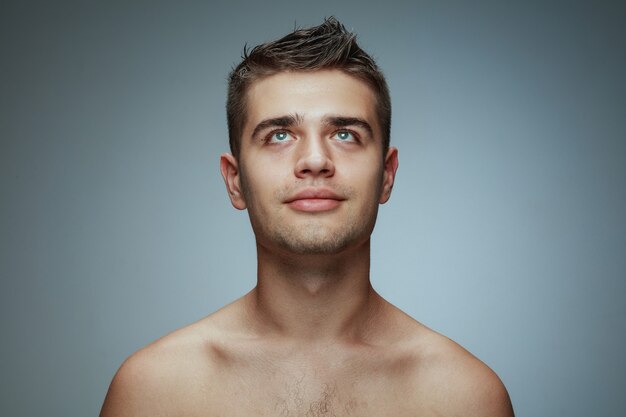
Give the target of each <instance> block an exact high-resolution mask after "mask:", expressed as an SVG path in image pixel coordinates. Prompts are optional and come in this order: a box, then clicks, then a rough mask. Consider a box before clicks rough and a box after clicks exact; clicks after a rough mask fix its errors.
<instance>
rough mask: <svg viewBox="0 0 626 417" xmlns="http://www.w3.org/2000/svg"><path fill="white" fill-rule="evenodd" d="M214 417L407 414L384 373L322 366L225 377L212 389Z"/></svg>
mask: <svg viewBox="0 0 626 417" xmlns="http://www.w3.org/2000/svg"><path fill="white" fill-rule="evenodd" d="M212 391H213V393H215V394H217V395H212V397H213V401H212V405H211V408H212V409H213V410H218V409H219V413H217V414H216V415H228V416H242V417H243V416H246V417H252V416H263V417H275V416H280V417H317V416H328V417H330V416H333V417H348V416H359V417H368V416H377V417H382V416H395V417H402V416H410V415H414V414H412V413H410V412H409V410H408V406H407V404H408V403H407V402H406V396H407V395H408V393H407V392H405V390H404V389H403V388H402V386H401V385H400V384H398V381H394V380H393V379H392V378H389V376H388V375H386V374H385V373H364V372H354V371H349V372H327V371H325V370H320V369H317V370H316V369H306V370H300V371H276V372H273V373H269V374H263V375H261V374H259V375H254V374H253V373H250V372H249V373H247V374H246V375H236V374H231V375H224V376H223V378H222V379H221V381H220V384H219V386H214V387H213V389H212Z"/></svg>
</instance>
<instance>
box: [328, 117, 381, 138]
mask: <svg viewBox="0 0 626 417" xmlns="http://www.w3.org/2000/svg"><path fill="white" fill-rule="evenodd" d="M324 124H326V125H328V126H333V127H348V126H356V127H360V128H362V129H364V130H366V131H367V133H369V134H370V136H374V130H373V129H372V126H370V124H369V123H367V122H366V121H365V120H363V119H360V118H358V117H341V116H333V117H326V118H325V119H324Z"/></svg>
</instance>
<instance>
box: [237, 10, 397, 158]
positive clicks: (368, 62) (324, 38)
mask: <svg viewBox="0 0 626 417" xmlns="http://www.w3.org/2000/svg"><path fill="white" fill-rule="evenodd" d="M322 69H338V70H341V71H343V72H344V73H346V74H348V75H351V76H353V77H356V78H358V79H360V80H361V81H364V82H365V83H366V84H367V85H368V86H369V87H370V88H372V90H373V91H374V93H375V96H376V106H377V109H376V110H377V115H378V120H379V123H380V126H381V128H382V136H383V137H382V141H383V151H384V153H383V157H384V155H385V154H386V152H387V149H388V147H389V137H390V132H391V99H390V97H389V88H388V87H387V82H386V81H385V77H384V75H383V73H382V71H381V70H380V69H379V68H378V66H377V65H376V62H374V60H373V59H372V57H371V56H369V55H368V54H367V53H366V52H365V51H364V50H363V49H361V47H359V45H358V44H357V42H356V35H355V34H354V33H351V32H348V31H347V30H346V28H345V26H344V25H343V24H341V23H340V22H339V21H338V20H337V19H335V18H334V17H332V16H331V17H329V18H327V19H325V20H324V22H323V23H322V24H321V25H319V26H314V27H310V28H304V29H295V30H294V31H293V32H291V33H290V34H288V35H286V36H284V37H282V38H280V39H278V40H275V41H272V42H268V43H264V44H261V45H258V46H255V47H254V48H252V49H251V50H249V49H248V48H247V46H246V47H244V51H243V56H242V61H241V63H240V64H239V65H237V66H236V67H235V68H234V69H233V70H232V71H231V72H230V74H229V76H228V99H227V102H226V115H227V119H228V136H229V143H230V150H231V152H232V154H233V155H234V156H235V157H236V158H238V157H239V151H240V145H241V136H242V133H243V132H242V131H243V126H244V124H245V120H246V116H247V115H246V94H247V90H248V87H249V86H250V85H251V84H252V83H253V82H255V81H257V80H259V79H262V78H264V77H267V76H270V75H273V74H276V73H279V72H284V71H315V70H322Z"/></svg>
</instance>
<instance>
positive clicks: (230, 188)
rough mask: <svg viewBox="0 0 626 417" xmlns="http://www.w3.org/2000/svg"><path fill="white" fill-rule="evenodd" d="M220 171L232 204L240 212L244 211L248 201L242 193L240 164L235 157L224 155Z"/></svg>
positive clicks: (221, 157) (221, 158)
mask: <svg viewBox="0 0 626 417" xmlns="http://www.w3.org/2000/svg"><path fill="white" fill-rule="evenodd" d="M220 171H221V172H222V177H223V178H224V184H225V185H226V191H227V192H228V197H229V198H230V202H231V204H232V205H233V207H235V208H236V209H238V210H244V209H245V208H246V201H245V199H244V197H243V193H242V192H241V178H240V172H239V162H238V161H237V159H236V158H235V157H234V156H233V155H231V154H229V153H224V154H222V155H221V156H220Z"/></svg>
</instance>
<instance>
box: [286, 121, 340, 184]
mask: <svg viewBox="0 0 626 417" xmlns="http://www.w3.org/2000/svg"><path fill="white" fill-rule="evenodd" d="M299 145H300V146H299V148H300V149H299V152H298V162H297V163H296V166H295V168H296V175H297V176H303V175H326V176H328V175H332V174H333V173H334V165H333V161H332V158H331V155H330V149H329V146H328V145H329V143H328V141H326V140H325V138H324V135H323V134H322V132H320V131H319V130H317V129H313V128H312V129H308V130H307V131H306V133H305V134H304V136H303V137H302V138H301V139H300V143H299Z"/></svg>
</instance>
